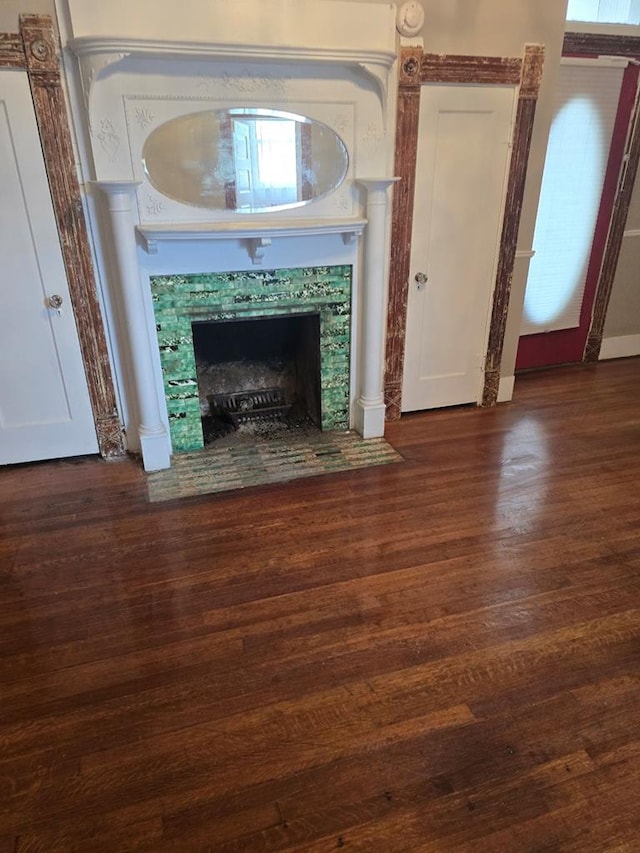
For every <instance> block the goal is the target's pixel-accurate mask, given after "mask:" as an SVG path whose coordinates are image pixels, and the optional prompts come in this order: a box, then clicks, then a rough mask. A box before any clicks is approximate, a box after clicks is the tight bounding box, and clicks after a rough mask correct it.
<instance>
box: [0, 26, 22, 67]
mask: <svg viewBox="0 0 640 853" xmlns="http://www.w3.org/2000/svg"><path fill="white" fill-rule="evenodd" d="M26 67H27V62H26V59H25V56H24V49H23V47H22V39H21V38H20V33H0V68H26Z"/></svg>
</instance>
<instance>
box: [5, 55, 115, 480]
mask: <svg viewBox="0 0 640 853" xmlns="http://www.w3.org/2000/svg"><path fill="white" fill-rule="evenodd" d="M0 186H1V187H2V194H1V196H0V258H1V260H2V295H3V303H4V304H3V310H2V311H0V340H2V354H3V358H2V359H1V360H0V463H3V464H6V463H12V462H27V461H31V460H35V459H51V458H56V457H61V456H75V455H80V454H85V453H95V452H97V450H98V445H97V440H96V434H95V428H94V423H93V414H92V411H91V406H90V402H89V395H88V391H87V384H86V378H85V374H84V368H83V364H82V356H81V353H80V346H79V343H78V336H77V331H76V327H75V321H74V316H73V311H72V309H71V302H70V297H69V291H68V286H67V280H66V275H65V270H64V264H63V260H62V255H61V251H60V244H59V241H58V233H57V229H56V225H55V219H54V213H53V208H52V203H51V197H50V194H49V185H48V182H47V177H46V172H45V167H44V161H43V157H42V151H41V148H40V140H39V136H38V130H37V126H36V120H35V114H34V111H33V104H32V101H31V92H30V89H29V84H28V80H27V76H26V74H25V72H23V71H18V70H13V69H9V70H6V71H2V73H1V74H0ZM54 295H55V296H59V297H60V298H61V299H62V304H61V306H60V310H59V311H58V310H56V309H55V308H53V307H50V306H49V304H48V299H49V297H51V296H54Z"/></svg>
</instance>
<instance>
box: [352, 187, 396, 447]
mask: <svg viewBox="0 0 640 853" xmlns="http://www.w3.org/2000/svg"><path fill="white" fill-rule="evenodd" d="M398 180H400V179H399V178H358V179H357V181H358V183H360V184H362V185H363V186H364V187H366V190H367V220H368V225H367V228H366V231H365V262H364V286H363V288H362V300H363V314H362V319H363V326H362V350H361V354H362V369H361V377H362V381H361V383H360V396H359V398H358V400H357V402H356V412H355V422H356V423H355V426H356V429H357V431H358V432H359V433H360V435H362V437H363V438H376V437H378V436H382V435H384V419H385V405H384V389H383V368H384V343H385V324H386V318H387V310H386V308H387V306H386V300H385V293H386V288H385V284H386V275H387V263H386V259H387V253H386V246H387V239H386V238H387V227H386V223H387V205H388V192H387V190H388V189H389V187H390V186H391V185H392V184H393V183H394V182H395V181H398Z"/></svg>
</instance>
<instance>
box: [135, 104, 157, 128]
mask: <svg viewBox="0 0 640 853" xmlns="http://www.w3.org/2000/svg"><path fill="white" fill-rule="evenodd" d="M155 118H156V117H155V115H154V114H153V113H152V112H151V110H148V109H147V108H146V107H136V121H137V122H138V127H139V128H140V129H141V130H147V128H148V127H150V126H151V125H152V124H153V122H154V121H155Z"/></svg>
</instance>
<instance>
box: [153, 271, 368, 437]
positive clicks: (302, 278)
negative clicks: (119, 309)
mask: <svg viewBox="0 0 640 853" xmlns="http://www.w3.org/2000/svg"><path fill="white" fill-rule="evenodd" d="M351 281H352V267H351V266H349V265H341V266H328V267H303V268H296V269H279V270H260V271H258V272H256V271H255V270H250V271H246V272H231V273H204V274H196V275H193V274H190V275H155V276H151V278H150V282H151V294H152V300H153V308H154V312H155V320H156V330H157V334H158V346H159V348H160V363H161V365H162V374H163V382H164V392H165V397H166V401H167V411H168V416H169V428H170V432H171V443H172V448H173V452H174V453H179V452H183V451H193V450H199V449H202V448H203V447H204V439H203V435H202V422H201V419H200V403H199V398H198V383H197V378H196V362H195V354H194V348H193V333H192V327H191V324H192V323H193V322H195V321H198V322H202V321H214V322H215V321H225V320H236V319H237V320H243V319H244V320H249V319H253V318H260V317H282V316H285V315H293V314H308V313H317V314H318V315H319V317H320V384H321V389H320V396H321V421H322V429H323V431H324V430H347V429H349V388H350V379H349V365H350V337H351Z"/></svg>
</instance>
